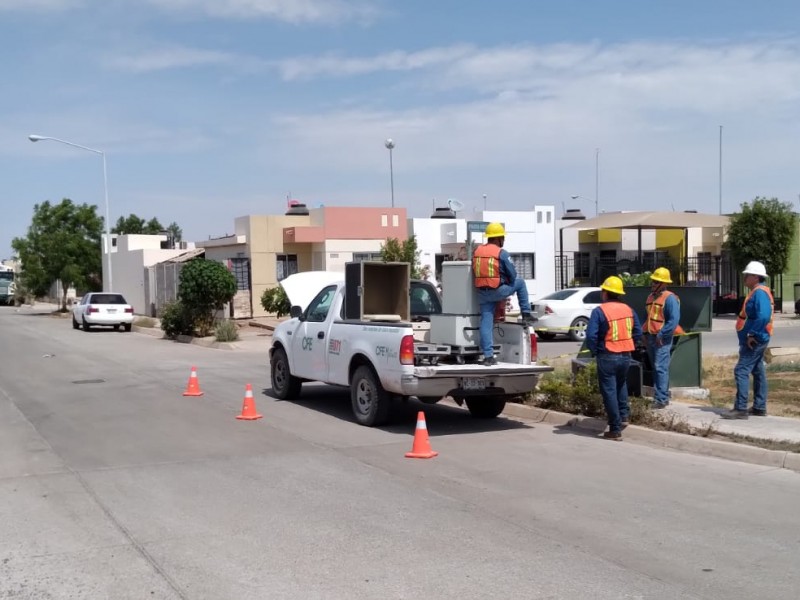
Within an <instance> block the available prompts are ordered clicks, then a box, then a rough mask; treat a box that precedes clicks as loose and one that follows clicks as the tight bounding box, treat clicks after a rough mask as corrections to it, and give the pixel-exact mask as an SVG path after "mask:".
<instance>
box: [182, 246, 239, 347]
mask: <svg viewBox="0 0 800 600" xmlns="http://www.w3.org/2000/svg"><path fill="white" fill-rule="evenodd" d="M235 295H236V277H234V275H233V273H231V272H230V271H228V269H226V268H225V266H224V265H223V264H222V263H219V262H216V261H213V260H206V259H204V258H195V259H192V260H190V261H189V262H188V263H186V264H185V265H184V266H183V269H181V275H180V281H179V283H178V299H179V300H180V301H181V304H182V305H183V306H184V307H185V309H186V310H187V311H188V313H189V315H190V316H191V318H192V323H193V324H194V326H195V327H196V328H197V331H198V333H199V334H200V335H201V336H206V335H208V334H209V333H210V332H211V331H212V330H213V328H214V313H215V312H216V311H218V310H221V309H222V308H223V307H224V305H225V304H226V303H227V302H230V301H231V300H232V299H233V297H234V296H235Z"/></svg>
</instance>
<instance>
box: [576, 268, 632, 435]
mask: <svg viewBox="0 0 800 600" xmlns="http://www.w3.org/2000/svg"><path fill="white" fill-rule="evenodd" d="M600 289H601V290H603V292H602V293H603V303H602V304H601V305H600V306H598V307H596V308H595V309H594V310H593V311H592V314H591V315H590V316H589V324H588V325H587V326H586V346H587V348H588V349H589V352H591V353H592V356H594V357H596V361H597V383H598V385H599V386H600V394H601V395H602V396H603V405H604V406H605V408H606V416H607V417H608V431H606V432H605V433H604V434H603V437H605V438H607V439H611V440H621V439H622V428H623V427H624V426H626V425H627V424H628V420H629V418H630V405H629V404H628V369H629V368H630V364H631V352H633V351H634V349H635V348H636V345H637V344H639V343H640V342H641V340H642V328H641V325H640V324H639V318H638V317H637V316H636V313H635V312H633V309H631V307H630V306H628V305H627V304H623V303H622V302H621V301H620V299H619V298H620V296H624V295H625V290H624V288H623V286H622V279H620V278H619V277H617V276H616V275H612V276H611V277H609V278H607V279H606V280H605V281H604V282H603V285H601V286H600Z"/></svg>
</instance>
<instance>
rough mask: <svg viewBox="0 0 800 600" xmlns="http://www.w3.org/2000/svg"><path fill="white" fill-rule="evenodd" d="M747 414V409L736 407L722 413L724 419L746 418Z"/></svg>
mask: <svg viewBox="0 0 800 600" xmlns="http://www.w3.org/2000/svg"><path fill="white" fill-rule="evenodd" d="M747 416H748V415H747V411H746V410H737V409H735V408H734V409H732V410H729V411H728V412H726V413H723V414H721V415H720V417H722V418H723V419H746V418H747Z"/></svg>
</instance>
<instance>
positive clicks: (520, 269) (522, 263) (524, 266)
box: [509, 213, 541, 279]
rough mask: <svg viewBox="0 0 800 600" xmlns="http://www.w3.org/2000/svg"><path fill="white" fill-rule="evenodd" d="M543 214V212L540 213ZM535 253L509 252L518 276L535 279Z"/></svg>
mask: <svg viewBox="0 0 800 600" xmlns="http://www.w3.org/2000/svg"><path fill="white" fill-rule="evenodd" d="M540 214H541V213H540ZM534 256H535V255H534V254H533V253H530V254H509V258H510V259H511V262H512V264H513V265H514V268H515V269H516V270H517V277H519V278H520V279H535V278H536V271H535V269H534Z"/></svg>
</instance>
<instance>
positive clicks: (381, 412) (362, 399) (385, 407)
mask: <svg viewBox="0 0 800 600" xmlns="http://www.w3.org/2000/svg"><path fill="white" fill-rule="evenodd" d="M350 400H351V402H352V405H353V415H355V417H356V421H357V422H358V423H359V424H360V425H366V426H367V427H375V426H376V425H383V424H384V423H386V422H387V421H388V420H389V413H390V411H391V408H392V395H391V394H389V393H388V392H387V391H386V390H385V389H383V386H382V385H381V381H380V379H378V376H377V375H376V374H375V371H373V370H372V368H371V367H368V366H366V365H362V366H360V367H358V368H357V369H356V372H355V373H353V379H351V380H350Z"/></svg>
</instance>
